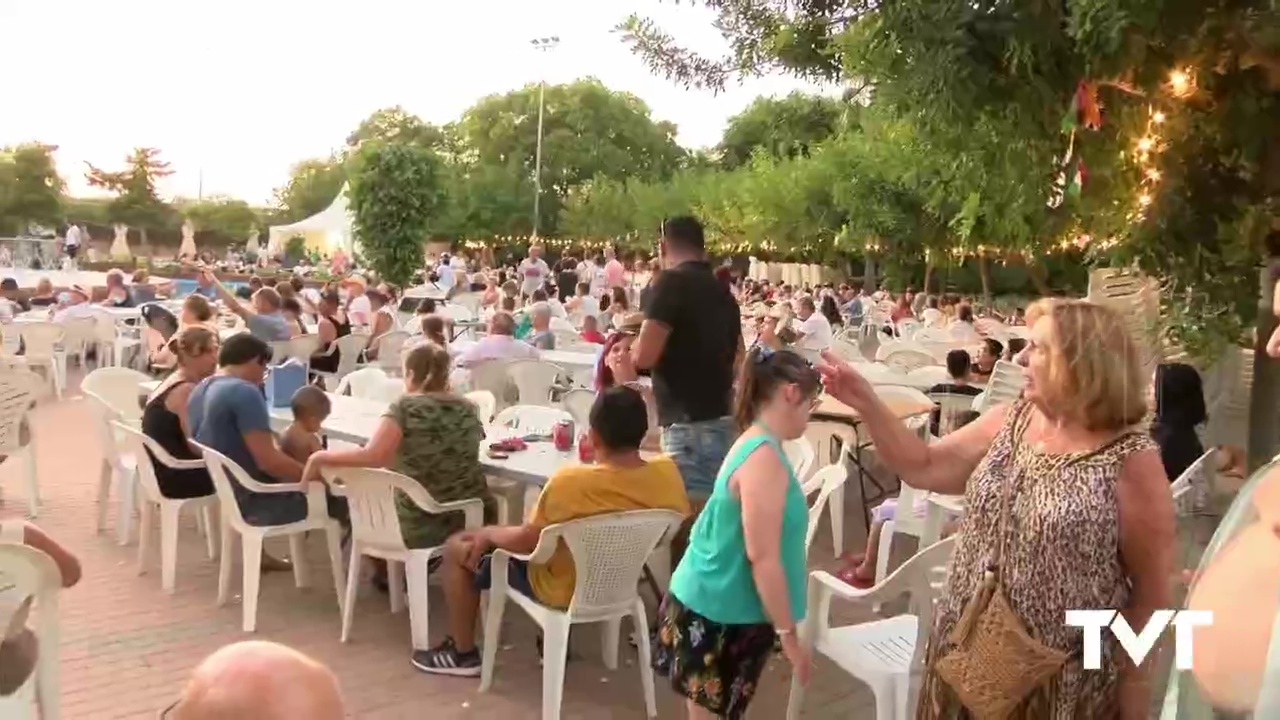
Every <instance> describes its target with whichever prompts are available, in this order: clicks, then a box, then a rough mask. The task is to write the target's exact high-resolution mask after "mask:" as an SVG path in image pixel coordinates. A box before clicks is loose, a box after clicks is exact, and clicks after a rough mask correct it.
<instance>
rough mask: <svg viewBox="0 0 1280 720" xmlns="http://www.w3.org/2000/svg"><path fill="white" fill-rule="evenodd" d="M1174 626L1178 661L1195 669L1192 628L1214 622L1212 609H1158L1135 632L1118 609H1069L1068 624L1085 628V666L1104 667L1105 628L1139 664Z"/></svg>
mask: <svg viewBox="0 0 1280 720" xmlns="http://www.w3.org/2000/svg"><path fill="white" fill-rule="evenodd" d="M1170 624H1172V625H1173V647H1174V664H1175V665H1176V666H1177V668H1178V669H1179V670H1190V669H1191V657H1192V654H1193V650H1192V643H1193V640H1192V634H1191V628H1193V627H1205V626H1208V625H1212V624H1213V612H1211V611H1209V610H1156V611H1155V612H1153V613H1151V617H1150V618H1149V619H1148V620H1147V624H1146V625H1145V626H1144V627H1143V628H1142V631H1141V632H1138V633H1135V632H1134V631H1133V628H1131V627H1129V621H1128V620H1126V619H1125V617H1124V616H1123V615H1121V614H1120V613H1118V612H1116V611H1115V610H1068V611H1067V625H1070V626H1071V627H1078V628H1083V629H1084V658H1083V662H1084V669H1085V670H1100V669H1102V629H1103V628H1105V627H1110V628H1111V633H1112V634H1113V635H1115V636H1116V640H1119V641H1120V647H1122V648H1124V651H1125V652H1126V653H1127V654H1128V655H1129V659H1131V660H1133V662H1134V664H1135V665H1139V664H1141V663H1142V661H1143V660H1144V659H1145V658H1146V657H1147V653H1149V652H1151V648H1153V647H1155V645H1156V641H1158V640H1159V639H1160V634H1161V633H1163V632H1164V629H1165V628H1166V627H1168V626H1169V625H1170Z"/></svg>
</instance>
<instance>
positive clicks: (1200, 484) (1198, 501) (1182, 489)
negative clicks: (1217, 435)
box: [1169, 448, 1217, 515]
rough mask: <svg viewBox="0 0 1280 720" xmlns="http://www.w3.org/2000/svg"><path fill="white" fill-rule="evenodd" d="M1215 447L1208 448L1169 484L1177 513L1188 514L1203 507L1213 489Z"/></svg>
mask: <svg viewBox="0 0 1280 720" xmlns="http://www.w3.org/2000/svg"><path fill="white" fill-rule="evenodd" d="M1216 450H1217V448H1209V449H1208V450H1206V451H1205V452H1204V454H1203V455H1201V456H1200V457H1198V458H1196V461H1195V462H1193V463H1191V464H1190V465H1188V466H1187V469H1186V470H1183V471H1182V474H1181V475H1179V476H1178V478H1177V479H1176V480H1174V481H1173V483H1171V484H1170V485H1169V490H1170V492H1172V493H1173V507H1174V509H1175V510H1177V512H1178V514H1179V515H1190V514H1192V513H1193V512H1196V511H1197V510H1199V509H1201V508H1203V507H1205V505H1207V503H1208V499H1209V496H1210V494H1211V492H1212V490H1213V475H1214V472H1213V471H1214V467H1213V464H1212V463H1213V458H1214V456H1215V454H1216Z"/></svg>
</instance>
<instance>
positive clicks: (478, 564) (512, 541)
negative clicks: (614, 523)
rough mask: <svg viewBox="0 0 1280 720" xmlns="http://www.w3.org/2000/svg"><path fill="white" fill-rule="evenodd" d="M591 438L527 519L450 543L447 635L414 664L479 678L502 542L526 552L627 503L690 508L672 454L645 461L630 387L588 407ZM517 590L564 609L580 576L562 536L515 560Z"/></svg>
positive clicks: (642, 419) (643, 411)
mask: <svg viewBox="0 0 1280 720" xmlns="http://www.w3.org/2000/svg"><path fill="white" fill-rule="evenodd" d="M590 424H591V427H590V431H589V436H590V439H589V442H591V444H592V446H593V447H594V448H595V464H594V465H565V466H563V467H561V468H560V469H559V470H557V471H556V472H555V474H554V475H552V476H551V478H550V479H548V480H547V484H546V485H545V486H543V488H542V494H541V495H539V496H538V502H537V504H536V505H534V507H533V511H532V512H531V513H530V514H529V520H528V522H527V523H526V524H524V525H514V526H507V527H502V526H490V527H485V528H481V529H480V530H465V531H463V532H460V533H458V534H456V535H454V536H453V537H451V538H449V542H448V543H447V544H446V546H445V561H444V567H443V568H442V571H443V576H444V577H443V580H444V585H445V593H446V594H445V597H446V603H447V605H448V613H449V635H448V636H446V637H445V639H444V641H443V642H441V643H440V644H439V645H437V646H436V647H434V648H432V649H430V650H420V651H418V652H415V653H414V654H413V665H414V667H416V668H418V669H419V670H421V671H423V672H427V673H436V674H441V675H454V676H464V677H475V676H477V675H479V674H480V652H479V650H478V649H477V648H476V637H475V629H476V613H477V611H478V610H479V606H480V592H481V591H483V590H486V589H488V588H489V584H490V576H489V572H490V567H489V566H490V562H491V557H490V553H491V552H492V550H493V548H498V547H500V548H502V549H504V550H509V551H511V552H513V553H529V552H532V551H533V549H534V548H535V547H536V546H537V544H538V537H539V535H540V534H541V533H542V529H543V528H545V527H547V526H548V525H554V524H556V523H563V522H568V521H570V520H576V519H578V518H585V517H591V516H593V515H600V514H604V513H616V512H624V511H627V510H649V509H669V510H675V511H677V512H681V513H685V514H688V513H689V499H688V497H687V496H686V495H685V490H684V481H683V480H682V479H681V477H680V471H679V470H678V469H677V468H676V465H675V463H674V462H672V461H671V459H670V458H669V457H666V456H661V457H658V458H655V459H653V460H645V459H644V458H642V457H641V456H640V443H641V442H642V441H643V440H644V437H645V435H646V434H647V433H648V431H649V411H648V408H647V407H646V406H645V401H644V398H643V397H641V395H640V393H639V392H637V391H636V390H635V389H633V388H630V387H614V388H609V389H607V390H605V391H603V392H601V393H600V394H599V395H598V396H596V401H595V404H594V405H592V407H591V420H590ZM508 567H509V568H510V570H509V575H508V582H509V583H510V585H511V587H512V589H514V590H516V591H517V592H520V593H523V594H525V595H528V596H529V597H531V598H533V599H535V600H537V601H538V602H540V603H543V604H545V605H548V606H550V607H554V608H566V607H568V606H569V602H570V601H571V600H572V599H573V590H574V584H575V581H576V575H575V568H574V559H573V556H572V555H571V554H570V552H569V549H568V548H567V547H566V546H564V545H563V543H562V544H561V545H560V546H559V547H557V548H556V551H555V554H554V555H553V556H552V557H551V560H550V561H549V562H548V563H547V564H545V565H529V564H526V563H522V562H519V561H515V560H513V561H511V563H510V565H509V566H508Z"/></svg>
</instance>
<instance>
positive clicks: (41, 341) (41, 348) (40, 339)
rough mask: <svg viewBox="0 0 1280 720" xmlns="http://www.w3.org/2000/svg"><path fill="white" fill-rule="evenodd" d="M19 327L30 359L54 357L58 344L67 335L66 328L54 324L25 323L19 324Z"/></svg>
mask: <svg viewBox="0 0 1280 720" xmlns="http://www.w3.org/2000/svg"><path fill="white" fill-rule="evenodd" d="M18 327H19V332H21V333H22V344H23V346H24V347H25V354H26V356H27V357H28V358H50V357H53V354H54V352H55V351H56V350H57V345H58V343H60V342H62V338H63V337H65V336H66V334H67V330H66V328H64V327H63V326H61V325H59V324H57V323H52V322H24V323H19V324H18Z"/></svg>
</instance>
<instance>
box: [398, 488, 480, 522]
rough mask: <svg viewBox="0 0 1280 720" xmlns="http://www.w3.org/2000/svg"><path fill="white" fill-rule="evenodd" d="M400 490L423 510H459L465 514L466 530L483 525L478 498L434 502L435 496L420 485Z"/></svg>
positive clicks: (435, 512) (434, 511)
mask: <svg viewBox="0 0 1280 720" xmlns="http://www.w3.org/2000/svg"><path fill="white" fill-rule="evenodd" d="M400 490H401V491H402V492H404V494H406V495H408V496H409V499H410V500H412V501H413V504H414V505H417V506H418V507H419V508H422V511H423V512H428V513H431V514H432V515H439V514H441V513H447V512H458V511H461V512H462V514H463V515H465V516H466V521H465V526H466V528H467V529H468V530H474V529H477V528H482V527H484V501H483V500H481V499H480V498H468V499H466V500H454V501H453V502H446V503H442V502H436V500H435V498H432V497H431V495H430V494H429V493H428V492H427V490H426V488H424V487H422V486H421V485H413V486H410V487H407V488H400Z"/></svg>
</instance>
